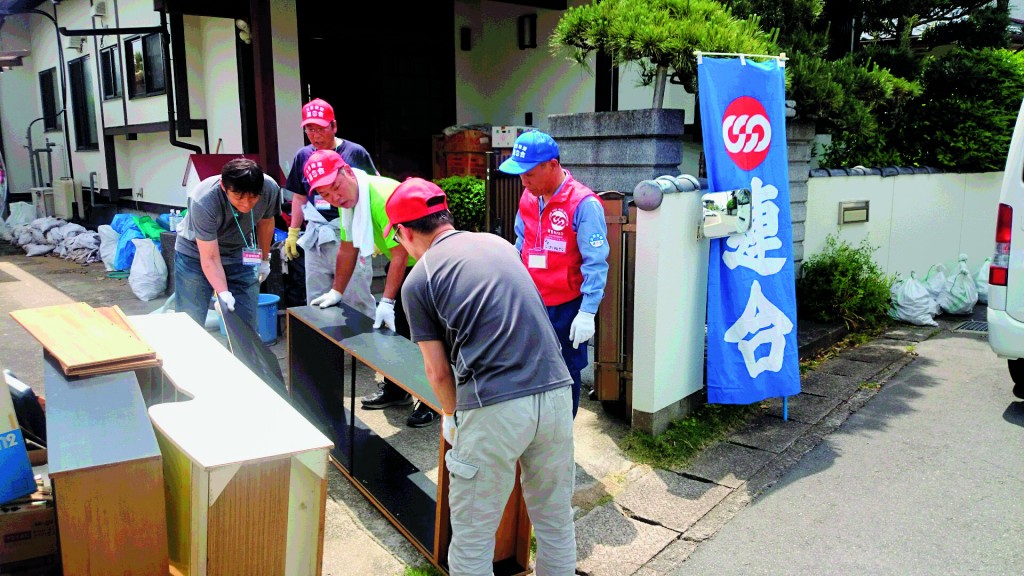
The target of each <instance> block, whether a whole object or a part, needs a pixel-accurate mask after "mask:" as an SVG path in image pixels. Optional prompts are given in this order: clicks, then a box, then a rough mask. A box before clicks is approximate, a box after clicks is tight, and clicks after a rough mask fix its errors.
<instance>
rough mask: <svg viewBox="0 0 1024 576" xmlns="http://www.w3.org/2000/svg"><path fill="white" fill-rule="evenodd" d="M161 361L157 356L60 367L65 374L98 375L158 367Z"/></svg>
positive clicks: (79, 375)
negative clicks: (80, 366) (145, 358)
mask: <svg viewBox="0 0 1024 576" xmlns="http://www.w3.org/2000/svg"><path fill="white" fill-rule="evenodd" d="M162 364H163V362H161V361H160V359H159V358H153V359H150V360H128V361H117V362H110V363H105V364H99V365H96V366H89V367H88V368H79V369H74V370H72V369H70V368H67V367H64V366H63V365H61V369H63V370H64V373H65V374H66V375H67V376H78V377H86V376H99V375H101V374H115V373H117V372H129V371H132V370H141V369H144V368H159V367H160V366H161V365H162Z"/></svg>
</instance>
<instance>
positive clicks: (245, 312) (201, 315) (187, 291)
mask: <svg viewBox="0 0 1024 576" xmlns="http://www.w3.org/2000/svg"><path fill="white" fill-rule="evenodd" d="M224 276H225V277H226V278H227V281H228V291H230V292H231V295H232V296H234V297H235V312H234V313H235V314H238V317H239V318H241V319H242V320H243V321H244V322H245V323H246V324H248V325H249V326H251V327H252V329H253V331H257V330H258V327H257V323H256V306H257V304H258V303H259V299H260V285H259V282H257V280H258V278H257V277H256V272H255V268H254V267H253V266H246V265H244V264H242V263H241V262H239V263H237V264H224ZM212 297H213V286H210V281H209V280H207V279H206V275H205V274H203V267H202V265H201V264H200V263H199V259H198V258H193V257H191V256H186V255H185V254H182V253H181V252H175V253H174V309H175V310H176V311H178V312H184V313H186V314H188V315H189V316H190V317H192V319H193V320H195V321H196V322H197V323H198V324H199V325H200V326H205V325H206V313H207V311H208V310H209V309H210V298H212Z"/></svg>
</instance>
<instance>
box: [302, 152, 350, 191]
mask: <svg viewBox="0 0 1024 576" xmlns="http://www.w3.org/2000/svg"><path fill="white" fill-rule="evenodd" d="M345 166H348V162H345V160H344V159H343V158H342V157H341V155H340V154H338V153H337V152H335V151H334V150H317V151H316V152H313V154H312V155H310V157H309V159H308V160H306V164H305V165H303V167H302V175H303V176H305V177H306V181H307V182H309V189H310V190H316V189H317V188H320V187H322V186H330V185H331V184H333V183H334V180H335V178H337V177H338V170H340V169H341V168H344V167H345Z"/></svg>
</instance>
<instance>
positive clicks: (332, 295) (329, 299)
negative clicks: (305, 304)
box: [309, 288, 341, 308]
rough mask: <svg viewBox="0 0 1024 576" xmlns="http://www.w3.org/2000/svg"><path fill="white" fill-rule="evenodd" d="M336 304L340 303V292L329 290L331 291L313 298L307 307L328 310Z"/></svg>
mask: <svg viewBox="0 0 1024 576" xmlns="http://www.w3.org/2000/svg"><path fill="white" fill-rule="evenodd" d="M338 302H341V292H338V291H337V290H335V289H334V288H331V291H330V292H328V293H327V294H323V295H320V296H317V297H316V298H313V301H312V302H310V303H309V305H310V306H319V307H321V308H330V307H331V306H337V304H338Z"/></svg>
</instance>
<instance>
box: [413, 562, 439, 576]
mask: <svg viewBox="0 0 1024 576" xmlns="http://www.w3.org/2000/svg"><path fill="white" fill-rule="evenodd" d="M404 576H444V575H443V574H442V573H441V571H440V570H438V569H437V568H434V567H433V566H430V565H429V564H428V565H427V566H407V567H406V568H405V574H404Z"/></svg>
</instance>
